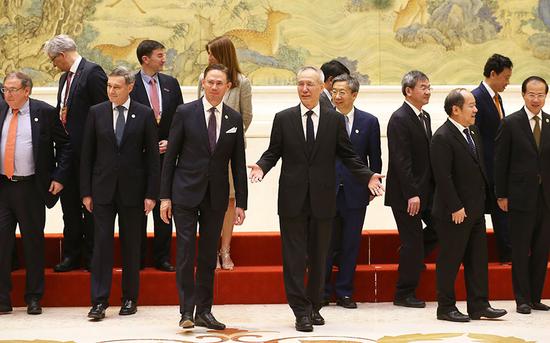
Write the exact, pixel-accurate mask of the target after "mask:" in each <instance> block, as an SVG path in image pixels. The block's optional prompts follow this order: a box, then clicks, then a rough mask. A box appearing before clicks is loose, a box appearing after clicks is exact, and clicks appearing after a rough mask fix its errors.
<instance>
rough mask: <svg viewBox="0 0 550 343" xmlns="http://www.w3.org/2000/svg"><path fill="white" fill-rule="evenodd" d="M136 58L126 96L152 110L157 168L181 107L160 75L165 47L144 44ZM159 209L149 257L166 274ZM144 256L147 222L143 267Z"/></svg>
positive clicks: (174, 86) (173, 84)
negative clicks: (132, 82) (135, 69)
mask: <svg viewBox="0 0 550 343" xmlns="http://www.w3.org/2000/svg"><path fill="white" fill-rule="evenodd" d="M136 53H137V58H138V61H139V63H140V64H141V70H140V71H138V72H137V74H136V82H135V85H134V89H132V92H131V93H130V97H131V98H132V100H135V101H137V102H139V103H141V104H143V105H146V106H148V107H150V108H152V109H153V112H154V113H155V119H156V123H157V127H158V136H159V150H160V156H161V157H160V165H161V167H162V159H163V157H164V153H165V152H166V148H167V147H168V131H169V130H170V125H171V124H172V117H173V116H174V113H175V112H176V108H177V107H178V106H179V105H181V104H183V96H182V95H181V88H180V84H179V82H178V80H176V79H175V78H173V77H171V76H169V75H166V74H162V73H161V72H160V71H162V69H163V68H164V63H165V62H166V52H165V47H164V45H162V44H161V43H159V42H157V41H154V40H144V41H142V42H141V43H139V45H138V47H137V51H136ZM159 207H160V205H159V204H157V206H155V208H154V209H153V221H154V232H155V238H154V241H153V256H154V263H155V267H156V268H157V269H159V270H163V271H166V272H173V271H175V270H176V269H175V268H174V266H172V264H170V242H171V240H172V222H171V221H170V223H168V224H167V223H165V222H163V221H162V219H160V212H159ZM146 252H147V220H146V221H145V225H144V226H143V231H142V238H141V264H142V266H143V265H144V262H145V255H146Z"/></svg>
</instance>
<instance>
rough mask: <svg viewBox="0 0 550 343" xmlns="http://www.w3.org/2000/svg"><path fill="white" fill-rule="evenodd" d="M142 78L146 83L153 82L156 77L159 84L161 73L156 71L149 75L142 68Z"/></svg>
mask: <svg viewBox="0 0 550 343" xmlns="http://www.w3.org/2000/svg"><path fill="white" fill-rule="evenodd" d="M141 79H142V80H143V83H146V84H149V82H151V80H152V79H155V80H156V81H157V84H158V83H159V74H158V73H155V75H153V76H149V75H147V74H145V72H144V71H143V70H142V71H141Z"/></svg>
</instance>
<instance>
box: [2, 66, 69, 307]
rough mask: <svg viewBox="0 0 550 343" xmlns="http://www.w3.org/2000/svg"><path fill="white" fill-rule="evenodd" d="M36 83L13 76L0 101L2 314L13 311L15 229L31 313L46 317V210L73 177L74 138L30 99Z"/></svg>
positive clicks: (52, 111)
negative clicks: (21, 249) (42, 301)
mask: <svg viewBox="0 0 550 343" xmlns="http://www.w3.org/2000/svg"><path fill="white" fill-rule="evenodd" d="M31 90H32V80H31V78H30V77H29V76H28V75H26V74H24V73H21V72H13V73H9V74H8V75H7V76H6V78H5V80H4V84H3V87H2V93H3V94H4V96H5V101H6V102H0V125H1V126H0V130H1V131H0V156H1V158H0V314H2V313H9V312H11V311H12V307H11V301H10V291H11V280H10V273H11V261H12V249H13V245H14V240H15V227H16V225H17V224H19V230H20V232H21V238H22V240H23V246H24V248H25V249H24V253H25V263H26V270H27V277H26V280H27V283H26V289H25V302H26V303H27V313H28V314H40V313H42V307H41V306H40V299H41V298H42V295H43V294H44V260H45V259H44V254H45V252H44V224H45V220H46V212H45V209H44V205H45V206H46V207H48V208H52V207H53V206H54V205H55V203H56V202H57V199H58V196H59V192H60V191H61V190H62V189H63V185H64V184H65V183H66V180H67V177H68V169H69V165H70V158H71V148H70V143H69V137H68V136H67V133H66V132H65V130H64V129H63V126H62V124H61V122H60V120H59V117H58V116H57V112H56V110H55V108H53V107H52V106H50V105H48V104H46V103H45V102H42V101H39V100H34V99H30V98H29V96H30V94H31Z"/></svg>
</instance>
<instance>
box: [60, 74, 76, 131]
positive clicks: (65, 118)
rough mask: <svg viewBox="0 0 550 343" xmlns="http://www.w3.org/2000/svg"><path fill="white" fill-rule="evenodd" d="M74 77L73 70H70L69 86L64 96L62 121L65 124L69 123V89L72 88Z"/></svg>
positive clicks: (68, 75)
mask: <svg viewBox="0 0 550 343" xmlns="http://www.w3.org/2000/svg"><path fill="white" fill-rule="evenodd" d="M72 79H73V72H72V71H70V72H69V73H68V74H67V86H66V87H65V96H64V97H63V109H62V110H61V118H60V119H61V123H62V124H63V126H65V125H67V99H69V91H70V90H71V81H72Z"/></svg>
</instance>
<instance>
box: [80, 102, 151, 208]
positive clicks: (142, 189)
mask: <svg viewBox="0 0 550 343" xmlns="http://www.w3.org/2000/svg"><path fill="white" fill-rule="evenodd" d="M159 178H160V158H159V148H158V136H157V129H156V126H155V116H154V114H153V110H152V109H150V108H149V107H147V106H144V105H142V104H140V103H138V102H136V101H133V100H132V101H130V108H129V109H128V115H127V118H126V125H125V127H124V134H123V136H122V141H121V143H120V147H119V146H118V145H117V142H116V137H115V130H114V128H113V109H112V103H111V102H110V101H105V102H102V103H101V104H98V105H94V106H92V107H91V108H90V113H89V114H88V120H87V122H86V130H85V132H84V140H83V143H82V157H81V159H80V193H81V196H82V197H86V196H91V197H92V199H93V201H94V202H95V203H98V204H111V203H113V202H114V201H115V197H116V191H117V190H118V192H119V194H120V195H121V199H122V203H123V204H124V205H125V206H142V205H143V200H144V199H146V198H147V199H158V193H159V183H160V180H159Z"/></svg>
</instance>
